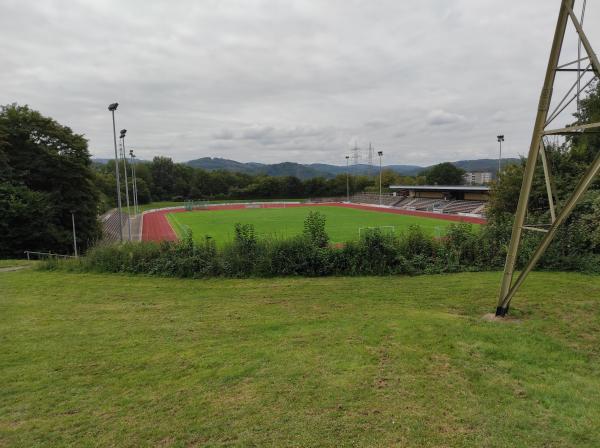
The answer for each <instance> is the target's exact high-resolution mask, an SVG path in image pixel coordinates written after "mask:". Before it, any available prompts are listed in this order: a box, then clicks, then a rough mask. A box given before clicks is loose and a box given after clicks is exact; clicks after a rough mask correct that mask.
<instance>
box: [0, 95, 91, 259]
mask: <svg viewBox="0 0 600 448" xmlns="http://www.w3.org/2000/svg"><path fill="white" fill-rule="evenodd" d="M0 150H1V152H2V153H1V155H0V163H2V164H4V166H5V169H3V170H2V178H1V179H0V181H2V197H3V201H2V206H1V207H2V209H1V210H0V220H1V221H0V225H1V227H2V229H3V230H4V231H3V232H2V235H0V255H2V256H9V255H10V256H15V255H22V253H23V251H24V250H37V251H50V250H51V251H54V252H60V253H69V252H70V251H71V250H72V249H71V248H72V233H71V213H72V212H73V213H74V215H75V219H76V223H77V234H78V235H77V236H78V245H79V246H80V247H81V249H82V250H85V249H86V248H87V247H88V246H89V245H90V244H92V243H93V242H95V241H96V240H97V239H99V238H100V236H101V230H100V225H99V223H98V220H97V215H98V210H99V200H100V192H99V190H98V188H97V186H96V179H95V175H94V172H93V171H92V169H91V161H90V154H89V152H88V147H87V140H86V139H85V138H84V137H83V136H82V135H79V134H75V133H74V132H73V131H72V130H71V129H70V128H68V127H66V126H62V125H60V124H59V123H57V122H56V121H54V120H53V119H52V118H48V117H44V116H43V115H41V114H40V113H39V112H37V111H34V110H31V109H30V108H29V107H27V106H18V105H16V104H13V105H8V106H2V107H1V108H0ZM36 217H37V218H36Z"/></svg>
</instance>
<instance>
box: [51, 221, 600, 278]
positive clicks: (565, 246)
mask: <svg viewBox="0 0 600 448" xmlns="http://www.w3.org/2000/svg"><path fill="white" fill-rule="evenodd" d="M324 223H325V221H324V219H323V217H322V216H319V214H312V215H310V216H309V217H308V218H307V219H306V221H305V231H304V232H303V233H302V234H301V235H298V236H296V237H293V238H288V239H280V238H266V239H265V238H263V239H259V238H258V237H257V235H256V232H255V230H254V227H252V226H251V225H242V224H237V225H236V226H235V237H234V239H233V241H232V242H230V243H229V244H226V245H225V246H223V247H217V246H216V245H215V242H214V241H213V240H212V239H210V238H206V239H205V240H203V241H202V242H200V243H198V242H194V240H193V239H192V235H191V234H187V235H186V236H185V237H184V238H183V239H181V240H180V241H177V242H167V241H165V242H162V243H160V244H159V243H152V242H144V243H126V244H122V245H114V246H103V247H95V248H93V249H91V250H90V251H89V252H88V253H87V255H86V256H85V257H83V258H80V259H79V260H70V261H57V260H51V261H48V262H46V263H43V264H42V268H43V269H69V270H83V271H95V272H115V273H130V274H146V275H158V276H168V277H189V278H191V277H195V278H199V277H219V276H220V277H237V278H243V277H252V276H255V277H273V276H327V275H394V274H408V275H417V274H429V273H444V272H460V271H474V270H488V269H500V268H502V266H503V264H504V259H505V258H506V250H507V247H508V242H509V239H510V232H511V226H510V222H509V221H508V220H504V221H494V222H493V223H492V224H490V225H486V226H483V227H481V228H474V227H472V226H469V225H466V224H456V225H452V226H450V227H449V228H448V231H447V233H446V235H445V236H444V237H443V238H440V239H436V238H433V237H430V236H428V235H426V234H425V233H424V232H423V231H422V229H421V228H420V227H418V226H414V227H410V228H409V229H408V230H407V231H406V232H404V233H401V234H399V235H394V234H388V233H384V232H382V231H381V230H380V229H372V230H368V231H366V232H364V233H363V234H361V238H360V240H359V241H353V242H348V243H346V244H343V245H338V246H332V245H329V244H327V242H328V241H329V237H328V235H327V233H326V232H325V227H324ZM586 231H587V227H586V226H581V227H577V226H569V227H568V228H565V229H564V230H561V232H562V233H561V234H560V235H559V238H558V239H557V241H556V242H555V243H553V244H552V245H550V247H549V249H548V252H547V253H546V255H545V256H544V257H543V258H542V259H541V260H540V263H539V268H542V269H560V270H578V271H583V272H600V254H596V253H593V252H592V251H590V250H589V249H588V250H584V246H585V244H586V241H588V240H586ZM541 237H542V234H539V233H535V234H534V233H533V232H528V233H524V234H523V242H522V254H521V256H520V258H519V261H518V266H519V267H522V266H523V264H524V262H525V261H526V259H527V258H528V257H530V256H531V254H532V252H533V250H534V248H535V246H536V244H537V243H538V242H539V239H540V238H541Z"/></svg>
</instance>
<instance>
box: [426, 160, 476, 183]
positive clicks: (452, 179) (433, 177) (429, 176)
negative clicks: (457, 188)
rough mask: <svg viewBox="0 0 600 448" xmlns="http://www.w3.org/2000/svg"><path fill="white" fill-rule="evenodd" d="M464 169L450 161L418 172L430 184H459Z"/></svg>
mask: <svg viewBox="0 0 600 448" xmlns="http://www.w3.org/2000/svg"><path fill="white" fill-rule="evenodd" d="M464 174H465V171H464V170H463V169H461V168H458V167H457V166H454V165H453V164H451V163H450V162H444V163H440V164H438V165H435V166H432V167H431V168H429V169H427V170H425V171H424V172H422V173H420V175H424V176H425V179H426V181H427V183H428V184H430V185H460V184H462V181H463V175H464Z"/></svg>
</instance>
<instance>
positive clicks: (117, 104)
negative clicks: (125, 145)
mask: <svg viewBox="0 0 600 448" xmlns="http://www.w3.org/2000/svg"><path fill="white" fill-rule="evenodd" d="M117 107H119V103H112V104H110V105H109V106H108V110H109V111H111V113H112V122H113V139H114V142H115V177H116V179H117V207H118V208H119V237H120V238H121V242H123V210H122V208H121V181H120V176H119V155H118V154H117V130H116V128H115V110H117Z"/></svg>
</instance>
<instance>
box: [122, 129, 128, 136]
mask: <svg viewBox="0 0 600 448" xmlns="http://www.w3.org/2000/svg"><path fill="white" fill-rule="evenodd" d="M125 134H127V129H121V138H125Z"/></svg>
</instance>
